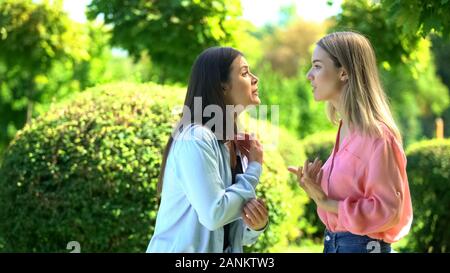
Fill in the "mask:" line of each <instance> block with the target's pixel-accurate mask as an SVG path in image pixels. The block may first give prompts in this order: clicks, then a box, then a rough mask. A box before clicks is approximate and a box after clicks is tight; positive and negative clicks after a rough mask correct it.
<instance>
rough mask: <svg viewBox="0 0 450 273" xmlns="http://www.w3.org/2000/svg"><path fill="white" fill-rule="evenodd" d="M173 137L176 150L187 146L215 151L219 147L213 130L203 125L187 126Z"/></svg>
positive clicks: (193, 124)
mask: <svg viewBox="0 0 450 273" xmlns="http://www.w3.org/2000/svg"><path fill="white" fill-rule="evenodd" d="M172 137H173V139H174V149H177V148H179V147H187V146H192V147H194V146H195V147H200V148H202V149H215V148H216V146H218V141H217V137H216V136H215V134H214V133H213V132H212V131H211V129H209V128H208V127H206V126H203V125H201V124H195V123H191V124H187V125H185V126H184V128H180V130H178V131H176V132H175V133H174V135H173V136H172Z"/></svg>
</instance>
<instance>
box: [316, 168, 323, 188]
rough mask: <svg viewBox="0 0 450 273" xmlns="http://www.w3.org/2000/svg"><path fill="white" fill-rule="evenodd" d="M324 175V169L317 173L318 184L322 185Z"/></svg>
mask: <svg viewBox="0 0 450 273" xmlns="http://www.w3.org/2000/svg"><path fill="white" fill-rule="evenodd" d="M322 177H323V169H320V171H319V174H318V175H317V178H316V183H317V184H318V185H320V184H321V183H322Z"/></svg>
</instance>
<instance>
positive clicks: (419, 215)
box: [406, 139, 450, 252]
mask: <svg viewBox="0 0 450 273" xmlns="http://www.w3.org/2000/svg"><path fill="white" fill-rule="evenodd" d="M406 153H407V159H408V164H407V171H408V179H409V185H410V190H411V197H412V204H413V210H414V211H413V213H414V220H413V225H412V229H411V232H410V234H409V235H408V236H407V238H406V240H407V250H410V251H415V252H449V251H450V229H449V227H450V210H449V204H450V194H449V193H450V139H446V140H428V141H422V142H418V143H415V144H413V145H411V147H409V148H408V149H407V152H406Z"/></svg>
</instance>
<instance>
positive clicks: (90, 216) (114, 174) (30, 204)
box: [0, 83, 299, 252]
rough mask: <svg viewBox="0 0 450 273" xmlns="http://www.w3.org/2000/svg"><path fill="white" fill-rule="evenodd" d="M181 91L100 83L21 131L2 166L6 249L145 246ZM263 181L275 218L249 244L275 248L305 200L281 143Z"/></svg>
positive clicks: (0, 212) (0, 205)
mask: <svg viewBox="0 0 450 273" xmlns="http://www.w3.org/2000/svg"><path fill="white" fill-rule="evenodd" d="M183 97H184V91H183V90H181V89H175V88H169V87H161V86H158V85H155V84H145V85H136V84H125V83H122V84H110V85H104V86H99V87H96V88H93V89H90V90H87V91H85V92H82V93H80V94H78V95H75V96H74V97H72V98H71V99H69V100H67V101H65V102H61V103H59V104H57V105H54V106H52V107H51V108H50V110H49V112H48V113H46V114H45V115H43V116H41V117H39V118H37V119H35V120H33V121H32V123H31V124H30V125H27V126H26V127H25V128H24V129H23V130H21V131H20V132H18V134H17V135H16V137H15V139H14V140H13V141H12V143H11V145H10V146H9V148H8V149H7V151H6V154H5V157H4V160H3V162H2V163H1V166H0V219H2V221H1V222H0V234H2V237H3V242H1V240H0V245H1V244H3V249H2V251H10V252H69V250H67V249H66V246H67V243H68V242H69V241H78V242H80V244H81V251H82V252H143V251H145V249H146V247H147V244H148V241H149V239H150V237H151V234H152V233H153V229H154V223H155V217H156V212H157V200H156V183H157V177H158V174H159V165H160V160H161V153H162V149H163V147H164V145H165V143H166V141H167V138H168V135H169V133H170V132H171V126H172V125H173V123H174V122H175V120H177V119H178V118H177V117H176V116H174V115H173V114H172V109H173V106H175V105H180V104H182V99H183ZM263 143H264V141H263ZM261 181H262V182H261V183H260V185H259V187H258V190H257V192H258V195H259V196H260V197H263V198H264V199H266V201H267V203H268V206H269V208H270V222H271V224H270V227H269V229H268V230H267V231H266V232H265V233H264V234H263V235H262V236H261V237H260V238H259V240H258V242H257V243H256V244H255V245H253V246H252V247H250V248H247V249H246V250H247V251H257V252H267V251H275V250H276V247H277V246H279V245H285V244H286V241H287V238H288V237H289V234H290V233H291V232H292V230H295V229H296V228H297V227H296V219H297V218H298V215H297V214H298V213H299V210H298V206H297V203H296V202H297V201H296V200H298V199H297V198H296V196H295V195H294V194H293V192H292V190H291V189H290V187H289V184H288V183H287V181H288V172H287V170H286V165H285V163H284V161H283V159H282V157H281V155H280V154H279V153H278V151H276V150H272V151H267V152H266V154H265V163H264V171H263V176H262V178H261ZM286 200H289V202H286ZM0 239H1V238H0Z"/></svg>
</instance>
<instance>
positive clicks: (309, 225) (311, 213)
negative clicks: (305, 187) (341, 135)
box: [301, 131, 336, 243]
mask: <svg viewBox="0 0 450 273" xmlns="http://www.w3.org/2000/svg"><path fill="white" fill-rule="evenodd" d="M335 140H336V132H331V131H329V132H319V133H315V134H312V135H309V136H307V137H305V138H304V139H303V140H302V145H303V147H304V150H305V154H306V158H308V160H310V161H313V160H314V159H315V158H316V157H318V158H319V159H320V160H322V162H323V163H325V161H326V160H327V159H328V157H329V156H330V154H331V152H332V150H333V146H334V142H335ZM303 163H304V161H303V162H301V165H302V166H303ZM316 208H317V207H316V204H315V203H314V201H312V200H310V199H308V201H307V202H306V204H305V208H304V217H305V218H306V219H307V221H306V222H305V223H304V224H303V230H304V231H305V236H306V238H309V239H312V240H313V241H315V242H317V243H320V242H321V241H322V237H323V232H324V229H325V226H324V225H323V223H322V222H321V221H320V218H319V216H318V215H317V210H316Z"/></svg>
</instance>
